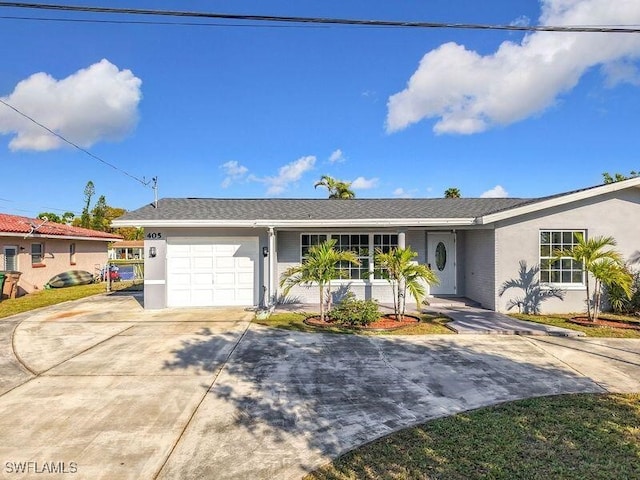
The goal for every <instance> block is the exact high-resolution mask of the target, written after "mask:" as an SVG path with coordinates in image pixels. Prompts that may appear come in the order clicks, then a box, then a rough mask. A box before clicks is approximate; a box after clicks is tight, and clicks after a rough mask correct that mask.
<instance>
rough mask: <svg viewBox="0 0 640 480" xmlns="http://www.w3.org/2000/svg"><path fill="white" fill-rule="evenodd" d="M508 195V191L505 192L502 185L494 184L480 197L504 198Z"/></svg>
mask: <svg viewBox="0 0 640 480" xmlns="http://www.w3.org/2000/svg"><path fill="white" fill-rule="evenodd" d="M508 196H509V192H507V191H506V190H505V189H504V188H503V187H502V186H500V185H496V186H495V187H493V188H492V189H491V190H487V191H486V192H484V193H483V194H482V195H480V198H506V197H508Z"/></svg>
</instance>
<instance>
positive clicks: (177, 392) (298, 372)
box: [0, 295, 640, 479]
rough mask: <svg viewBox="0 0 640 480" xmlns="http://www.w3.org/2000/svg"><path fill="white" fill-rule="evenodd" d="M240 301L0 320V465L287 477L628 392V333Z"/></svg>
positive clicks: (111, 474)
mask: <svg viewBox="0 0 640 480" xmlns="http://www.w3.org/2000/svg"><path fill="white" fill-rule="evenodd" d="M251 316H252V314H251V313H250V312H245V311H242V310H239V309H235V310H234V309H189V310H162V311H144V310H143V309H142V308H141V307H140V304H139V303H138V301H137V300H136V298H135V297H132V296H115V295H114V296H109V297H107V296H98V297H93V298H90V299H85V300H81V301H77V302H71V303H67V304H64V305H59V306H56V307H51V308H47V309H43V310H39V311H38V312H37V313H32V314H28V315H21V316H17V317H12V318H11V319H9V320H5V321H2V320H0V335H2V338H0V372H2V373H1V375H2V378H1V379H0V461H1V462H2V463H1V464H0V478H42V472H47V471H52V469H58V471H60V470H61V469H66V470H67V471H70V470H71V469H73V470H75V475H74V476H75V477H76V478H105V479H121V478H123V479H124V478H131V479H155V478H162V479H200V478H216V479H218V478H257V479H260V478H269V479H272V478H278V479H280V478H300V477H301V476H302V475H303V474H304V473H305V472H306V471H308V470H310V469H313V468H315V467H317V466H319V465H320V464H322V463H324V462H326V461H328V460H330V458H332V457H334V456H336V455H338V454H339V453H341V452H344V451H346V450H349V449H351V448H353V447H355V446H357V445H359V444H361V443H364V442H367V441H370V440H372V439H375V438H377V437H379V436H381V435H385V434H387V433H390V432H392V431H395V430H398V429H400V428H404V427H406V426H410V425H414V424H417V423H421V422H423V421H425V420H428V419H430V418H435V417H439V416H443V415H450V414H452V413H455V412H459V411H462V410H467V409H471V408H477V407H480V406H484V405H489V404H494V403H499V402H504V401H509V400H514V399H518V398H523V397H529V396H539V395H550V394H560V393H574V392H604V391H622V392H632V391H640V342H639V341H636V340H622V339H621V340H616V339H608V340H601V339H600V340H596V339H578V338H551V337H535V338H534V337H520V336H486V335H478V336H475V335H470V336H454V335H449V336H431V337H415V336H414V337H410V336H406V337H359V336H344V335H330V334H304V333H295V332H286V331H281V330H273V329H268V328H265V327H260V326H258V325H250V324H249V321H250V319H251ZM20 463H21V464H22V467H20V466H19V465H18V464H20ZM20 468H23V469H24V470H25V471H28V473H26V474H21V475H16V474H15V470H16V469H20Z"/></svg>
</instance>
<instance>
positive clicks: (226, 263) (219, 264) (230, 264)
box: [216, 257, 235, 270]
mask: <svg viewBox="0 0 640 480" xmlns="http://www.w3.org/2000/svg"><path fill="white" fill-rule="evenodd" d="M234 260H235V259H234V258H233V257H216V268H224V269H230V270H232V269H234V268H235V261H234Z"/></svg>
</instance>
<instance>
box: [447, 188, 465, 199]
mask: <svg viewBox="0 0 640 480" xmlns="http://www.w3.org/2000/svg"><path fill="white" fill-rule="evenodd" d="M461 197H462V194H461V193H460V189H459V188H455V187H450V188H447V189H446V190H445V191H444V198H461Z"/></svg>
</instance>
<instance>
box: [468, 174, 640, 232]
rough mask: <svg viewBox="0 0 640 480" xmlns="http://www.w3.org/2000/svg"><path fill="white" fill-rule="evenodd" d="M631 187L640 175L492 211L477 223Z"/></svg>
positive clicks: (638, 184)
mask: <svg viewBox="0 0 640 480" xmlns="http://www.w3.org/2000/svg"><path fill="white" fill-rule="evenodd" d="M631 187H640V177H636V178H631V179H629V180H623V181H620V182H613V183H608V184H605V185H601V186H599V187H595V188H592V189H589V190H583V191H580V192H574V193H569V194H567V195H562V196H559V197H555V198H551V199H549V200H541V201H538V202H534V203H530V204H527V205H524V206H522V207H515V208H511V209H509V210H504V211H502V212H497V213H490V214H489V215H484V216H481V217H478V219H477V221H476V223H477V224H478V225H486V224H488V223H494V222H498V221H500V220H506V219H509V218H513V217H518V216H520V215H526V214H527V213H534V212H538V211H540V210H545V209H547V208H553V207H558V206H562V205H566V204H567V203H572V202H577V201H580V200H585V199H587V198H592V197H597V196H599V195H604V194H606V193H612V192H616V191H619V190H625V189H627V188H631Z"/></svg>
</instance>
